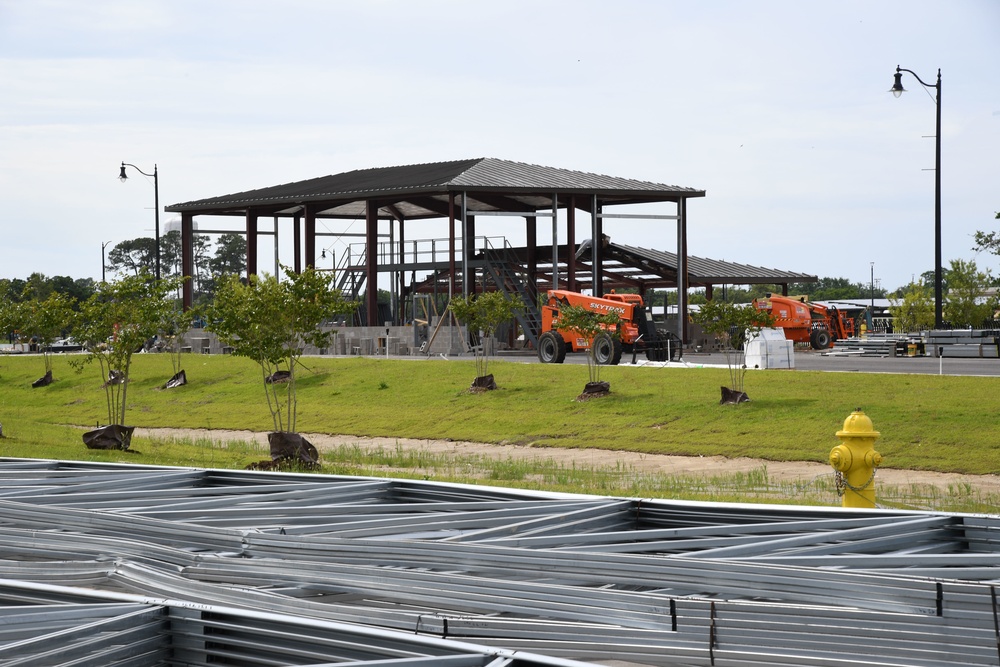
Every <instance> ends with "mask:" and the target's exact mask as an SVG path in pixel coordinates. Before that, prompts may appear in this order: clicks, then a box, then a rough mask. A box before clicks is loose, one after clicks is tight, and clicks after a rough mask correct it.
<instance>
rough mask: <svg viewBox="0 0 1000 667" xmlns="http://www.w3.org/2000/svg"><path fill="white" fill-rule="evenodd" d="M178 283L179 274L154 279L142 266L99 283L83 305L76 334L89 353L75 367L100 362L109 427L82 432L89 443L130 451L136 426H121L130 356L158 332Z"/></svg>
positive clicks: (170, 307)
mask: <svg viewBox="0 0 1000 667" xmlns="http://www.w3.org/2000/svg"><path fill="white" fill-rule="evenodd" d="M180 282H181V279H180V278H162V279H160V280H155V279H154V278H153V277H152V276H151V275H150V274H149V273H148V272H147V271H146V270H144V269H140V271H139V273H138V275H134V276H123V277H121V278H119V279H117V280H115V281H112V282H102V283H99V284H98V285H97V289H96V291H95V292H94V294H93V296H91V297H90V298H89V299H87V301H85V302H84V303H83V304H82V305H81V308H80V317H79V320H78V321H77V325H76V329H75V334H76V337H77V338H78V339H79V340H80V342H81V343H82V344H83V345H84V348H85V350H86V352H87V354H86V356H85V357H83V359H82V360H80V361H78V362H76V363H75V365H76V366H77V370H78V371H82V370H83V367H84V366H85V365H86V364H88V363H91V362H93V361H95V360H96V361H97V362H98V363H99V364H100V367H101V377H102V378H104V379H105V382H104V386H103V388H104V391H105V398H106V401H107V408H108V413H107V418H108V426H109V428H108V429H98V430H96V431H91V432H89V433H85V434H84V442H85V443H86V444H87V445H88V447H96V448H102V449H128V447H129V443H130V441H131V437H132V428H134V427H130V426H124V424H125V409H126V406H127V400H126V399H127V397H128V379H129V373H130V370H131V366H132V355H133V354H135V353H136V352H137V351H138V350H141V349H142V347H143V346H144V345H145V343H146V341H148V340H150V339H151V338H153V337H154V336H155V335H156V334H157V332H158V331H159V329H160V325H161V323H162V322H163V321H164V320H165V319H166V313H168V312H169V311H171V310H172V309H173V308H174V304H173V300H172V299H171V298H170V294H171V292H173V291H174V290H175V289H177V287H178V285H179V284H180Z"/></svg>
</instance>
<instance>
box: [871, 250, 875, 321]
mask: <svg viewBox="0 0 1000 667" xmlns="http://www.w3.org/2000/svg"><path fill="white" fill-rule="evenodd" d="M871 265H872V317H875V262H871Z"/></svg>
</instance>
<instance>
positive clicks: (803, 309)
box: [753, 294, 854, 350]
mask: <svg viewBox="0 0 1000 667" xmlns="http://www.w3.org/2000/svg"><path fill="white" fill-rule="evenodd" d="M753 305H754V306H755V307H756V308H757V309H758V310H764V311H767V312H769V313H771V316H772V317H774V326H775V327H780V328H782V329H784V330H785V338H787V339H788V340H791V341H795V342H796V343H809V344H810V345H812V348H813V349H814V350H825V349H827V348H830V347H833V343H834V341H837V340H844V339H845V338H851V337H853V336H854V320H852V319H851V318H850V317H848V316H847V315H845V314H844V313H843V312H841V311H840V309H839V308H836V307H834V306H829V307H828V306H823V305H821V304H818V303H813V302H811V301H808V300H807V299H806V297H804V296H781V295H778V294H768V295H767V296H765V297H764V298H763V299H754V300H753Z"/></svg>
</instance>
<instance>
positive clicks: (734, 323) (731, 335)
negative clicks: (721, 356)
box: [691, 301, 774, 403]
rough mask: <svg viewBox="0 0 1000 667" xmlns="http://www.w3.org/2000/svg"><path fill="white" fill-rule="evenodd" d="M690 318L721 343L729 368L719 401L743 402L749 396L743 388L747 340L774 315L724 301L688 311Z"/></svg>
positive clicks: (769, 321)
mask: <svg viewBox="0 0 1000 667" xmlns="http://www.w3.org/2000/svg"><path fill="white" fill-rule="evenodd" d="M691 320H692V321H693V322H694V323H695V324H700V325H701V328H702V329H704V330H705V332H707V333H710V334H712V335H714V336H716V338H717V339H718V340H719V342H720V343H721V344H722V350H723V352H725V355H726V366H728V368H729V382H730V386H729V387H722V401H720V402H721V403H744V402H746V401H749V400H750V398H749V397H748V396H747V395H746V392H745V391H744V389H745V386H746V374H747V365H746V349H745V343H746V341H747V339H749V338H753V337H754V336H757V335H759V334H760V332H761V329H764V328H766V327H769V326H771V325H772V324H774V318H773V317H772V316H771V314H770V313H769V312H767V311H763V310H758V309H757V308H755V307H754V306H753V305H744V306H736V305H733V304H731V303H726V302H724V301H709V302H707V303H705V304H704V305H703V306H702V307H701V308H700V309H699V310H698V311H696V312H692V313H691Z"/></svg>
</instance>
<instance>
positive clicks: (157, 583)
mask: <svg viewBox="0 0 1000 667" xmlns="http://www.w3.org/2000/svg"><path fill="white" fill-rule="evenodd" d="M998 540H1000V518H998V517H994V516H987V515H957V514H942V513H932V512H900V511H882V510H864V511H860V510H842V509H840V508H806V507H775V506H753V505H732V504H708V503H681V502H672V501H652V500H639V499H626V498H602V497H594V496H573V495H568V494H545V493H535V492H527V491H512V490H504V489H496V488H488V487H475V486H462V485H448V484H437V483H427V482H413V481H402V480H385V479H371V478H351V477H339V476H318V475H291V474H279V473H258V472H243V471H218V470H194V469H176V468H157V467H150V466H126V465H101V464H83V463H69V462H54V461H27V460H14V459H8V460H0V579H2V580H0V663H2V664H5V665H6V664H25V665H27V664H31V665H36V664H37V665H41V664H95V665H97V664H102V665H105V664H136V665H139V664H144V665H149V664H153V665H175V664H176V665H188V664H209V662H212V661H216V664H217V662H218V661H221V660H225V661H228V662H227V663H226V664H239V665H265V664H267V665H300V664H301V665H306V664H310V665H314V664H358V665H362V664H379V665H390V664H406V665H413V664H425V663H424V662H422V661H427V662H426V664H440V665H450V664H455V665H459V664H470V665H472V664H475V665H486V664H509V665H536V664H538V665H541V664H553V665H556V664H567V665H568V664H574V663H573V662H572V661H574V660H580V661H603V662H607V661H612V660H616V661H618V664H636V665H850V664H857V663H859V662H865V663H866V664H881V665H927V666H929V667H930V666H937V665H940V666H944V665H948V666H949V667H953V666H956V665H1000V614H998V613H997V602H996V590H995V586H996V585H997V584H998V581H1000V554H998V553H997V551H998V549H997V545H998ZM95 596H96V597H97V598H98V600H97V601H95V600H94V599H93V598H94V597H95ZM123 605H124V606H123ZM74 609H79V610H80V613H79V615H77V616H74V613H73V610H74ZM206 609H212V610H223V611H218V614H219V616H218V619H224V620H217V619H216V616H215V615H213V614H215V613H216V612H212V613H205V612H204V611H197V610H206ZM20 613H23V614H24V616H23V617H24V619H26V620H24V621H19V622H18V623H17V624H16V625H17V626H18V627H17V630H16V632H15V631H14V630H10V631H9V632H10V633H11V634H9V635H8V634H7V633H6V632H5V627H4V618H5V617H10V618H12V617H13V616H15V615H17V614H20ZM5 615H6V616H5ZM31 619H34V621H37V622H34V621H32V620H31ZM86 628H102V629H99V630H98V631H97V634H96V635H93V636H94V637H98V638H104V639H107V641H104V640H103V639H93V640H82V639H81V638H82V637H84V636H85V635H87V634H88V632H90V630H85V629H86ZM103 628H117V629H115V630H105V629H103ZM123 628H124V629H123ZM347 628H351V630H350V631H348V630H347ZM355 628H361V629H362V630H355ZM344 633H346V634H347V635H350V636H351V638H350V639H341V638H340V637H342V636H343V635H344ZM116 634H121V635H122V636H127V637H129V638H130V641H131V640H134V641H133V642H132V643H133V644H134V646H135V647H136V648H135V650H134V651H129V650H125V649H123V648H122V647H121V642H116V641H115V640H114V639H113V636H114V635H116ZM319 636H322V637H324V638H325V639H323V640H319V639H317V637H319ZM361 636H363V637H365V638H366V639H364V640H361V639H359V637H361ZM218 637H224V638H225V639H224V640H220V641H216V639H213V638H218ZM414 638H420V639H419V641H417V644H418V645H419V646H411V645H409V644H408V642H411V641H413V640H414ZM431 640H433V641H431ZM428 641H429V642H430V643H429V644H428V643H427V642H428ZM435 642H438V643H435ZM63 644H65V645H66V646H67V647H72V651H73V652H74V653H73V654H74V655H77V654H78V655H79V656H81V657H80V658H79V660H80V661H79V662H74V663H61V662H45V660H47V659H48V658H46V657H45V656H46V655H48V653H51V652H52V650H53V649H54V648H58V647H60V646H62V645H63ZM347 644H350V645H352V646H354V647H355V648H354V649H352V650H344V646H345V645H347ZM361 645H364V647H363V648H360V647H361ZM431 645H432V646H434V650H433V651H429V650H428V649H427V646H431ZM265 646H266V649H265ZM439 649H440V650H439ZM69 650H70V649H69V648H67V651H69ZM91 652H92V653H91ZM29 655H32V656H35V657H34V658H32V660H27V659H26V658H24V657H21V656H29ZM53 655H54V654H53ZM445 655H448V656H449V657H447V659H446V658H445V657H444V656H445ZM137 656H141V657H137ZM178 656H184V657H183V659H182V658H180V657H178ZM8 658H9V659H12V660H15V659H16V660H19V662H11V663H8V662H7V660H8ZM74 659H75V658H74ZM111 660H115V661H118V662H113V661H111ZM142 660H145V662H142ZM385 660H388V662H384V661H385ZM130 661H132V662H130ZM324 661H325V662H324ZM345 661H347V662H346V663H345Z"/></svg>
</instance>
